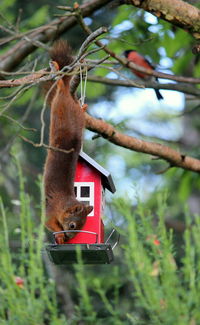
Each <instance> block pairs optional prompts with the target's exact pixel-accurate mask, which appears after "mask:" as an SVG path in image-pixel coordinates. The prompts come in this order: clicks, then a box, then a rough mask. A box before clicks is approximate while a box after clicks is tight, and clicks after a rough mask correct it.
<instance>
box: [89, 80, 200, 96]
mask: <svg viewBox="0 0 200 325" xmlns="http://www.w3.org/2000/svg"><path fill="white" fill-rule="evenodd" d="M88 81H90V82H97V83H103V84H105V85H111V86H119V87H138V86H140V87H139V88H142V86H143V87H145V88H153V89H167V90H174V91H180V92H183V93H185V94H189V95H194V96H200V89H198V88H196V87H194V86H189V85H186V84H173V83H166V84H160V83H158V82H155V81H142V80H141V81H138V82H137V84H135V85H133V84H132V83H131V82H130V81H129V80H119V79H109V78H103V77H100V76H92V75H91V76H88Z"/></svg>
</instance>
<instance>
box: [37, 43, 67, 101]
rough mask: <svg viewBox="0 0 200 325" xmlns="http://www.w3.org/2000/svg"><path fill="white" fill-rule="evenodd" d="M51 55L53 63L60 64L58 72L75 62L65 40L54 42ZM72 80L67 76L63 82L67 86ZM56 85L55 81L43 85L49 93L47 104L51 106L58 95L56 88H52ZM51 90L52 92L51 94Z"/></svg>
mask: <svg viewBox="0 0 200 325" xmlns="http://www.w3.org/2000/svg"><path fill="white" fill-rule="evenodd" d="M49 55H50V57H51V59H52V61H54V62H56V63H57V64H58V68H59V69H58V70H62V69H63V68H64V67H65V66H67V65H70V64H71V63H72V62H73V56H72V49H71V47H70V45H69V44H68V42H67V41H65V40H58V41H56V42H54V44H53V47H52V48H51V50H50V51H49ZM70 78H71V76H67V75H65V76H64V77H63V78H62V80H63V81H64V83H66V84H67V83H68V82H69V80H70ZM54 83H55V81H46V82H45V83H44V85H43V90H44V93H45V94H46V93H48V98H47V102H48V103H49V104H51V101H52V99H53V97H54V95H55V93H56V87H52V86H53V84H54ZM51 88H52V89H51ZM50 89H51V91H50V92H49V90H50Z"/></svg>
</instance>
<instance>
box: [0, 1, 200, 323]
mask: <svg viewBox="0 0 200 325" xmlns="http://www.w3.org/2000/svg"><path fill="white" fill-rule="evenodd" d="M79 3H80V4H82V3H84V1H79ZM57 5H63V6H66V5H67V6H71V5H73V2H72V1H67V2H66V1H64V0H63V1H62V0H59V1H58V2H57V3H56V4H55V2H54V1H50V0H45V1H44V0H40V1H39V0H35V1H23V0H21V1H20V0H9V1H7V0H1V13H0V25H1V26H0V39H1V40H5V39H6V38H8V37H11V36H12V35H13V34H14V33H23V32H27V31H28V30H30V29H33V28H38V27H39V26H42V25H44V24H47V23H49V22H50V21H52V20H53V19H56V17H59V16H57V15H61V14H63V15H64V14H65V13H64V12H63V11H61V10H59V9H58V8H57V7H56V6H57ZM193 5H195V6H197V7H199V4H198V1H197V2H195V1H194V2H193ZM84 21H85V23H86V24H87V25H88V26H89V27H90V28H91V29H92V30H93V31H94V30H95V29H97V28H98V27H100V26H106V27H108V28H109V32H108V33H107V34H106V36H103V37H102V41H103V42H104V44H107V45H108V47H109V48H110V49H111V50H112V51H114V52H115V53H116V54H118V55H120V56H123V51H125V50H127V49H132V48H133V49H135V50H137V51H138V52H140V53H141V54H142V55H145V56H146V57H147V58H148V59H149V60H150V62H152V63H153V64H155V66H156V67H157V70H158V71H160V72H164V73H169V74H175V75H182V76H185V77H199V71H200V62H199V55H193V54H192V51H191V49H192V47H193V45H194V44H195V40H194V39H193V37H192V36H191V35H190V34H189V33H187V32H185V31H184V30H182V29H180V28H178V27H176V26H174V25H171V24H169V23H167V22H165V21H164V20H161V19H160V20H158V19H157V18H156V17H155V16H153V15H152V14H150V13H148V12H145V11H144V10H141V9H138V8H135V7H134V6H130V5H121V6H119V5H118V3H115V2H114V1H113V2H111V3H109V4H108V5H107V6H104V7H102V8H101V9H99V10H97V11H95V12H94V13H93V14H92V15H91V16H90V17H87V18H85V19H84ZM61 37H62V38H64V39H67V40H68V41H69V43H70V44H71V46H72V48H73V51H74V54H76V53H77V52H78V50H79V48H80V46H81V44H82V43H83V41H84V40H85V38H86V35H85V33H84V32H83V30H82V29H81V27H80V26H78V25H75V26H74V27H73V28H70V29H69V30H67V31H66V32H64V33H63V34H62V35H61ZM52 41H53V39H52V40H50V42H49V43H48V44H46V46H50V45H51V44H52ZM17 42H18V39H17V38H16V39H13V40H11V41H9V42H2V43H1V45H0V50H1V53H0V54H1V55H3V54H4V53H6V52H7V51H8V50H9V49H10V48H12V46H14V45H15V44H16V43H17ZM91 48H92V47H91ZM104 56H105V53H104V52H103V51H99V52H97V53H95V54H93V55H91V56H90V57H89V58H90V59H93V60H97V59H100V58H102V57H104ZM48 62H49V57H48V53H47V50H45V49H44V48H37V50H36V51H33V52H32V53H30V54H29V55H27V57H26V58H25V59H24V60H23V61H22V62H21V63H20V64H19V65H18V66H16V67H15V69H14V70H13V71H19V69H24V70H25V71H31V70H32V69H33V67H34V68H35V69H36V70H39V69H42V68H46V67H48ZM115 68H116V69H119V68H120V70H119V71H120V73H122V74H123V75H125V76H126V77H127V78H130V79H133V80H135V78H136V77H135V76H134V75H133V74H132V72H131V71H130V70H128V69H126V68H122V67H120V66H119V65H116V66H115ZM89 75H96V76H101V77H107V78H111V79H119V78H120V77H119V75H118V74H116V73H115V71H113V70H112V71H111V70H109V69H106V68H105V67H97V68H95V69H93V70H92V71H91V72H90V73H89ZM159 82H160V83H166V82H169V81H167V80H164V79H160V80H159ZM186 87H187V86H186ZM194 87H198V86H195V85H194ZM78 93H79V96H80V89H79V90H78ZM161 94H162V96H163V97H164V99H163V100H161V101H158V100H157V98H156V96H155V92H154V90H153V89H138V88H133V87H130V88H128V87H127V88H126V87H117V86H111V85H105V84H102V83H94V82H90V81H89V78H88V81H87V85H86V102H87V104H88V105H89V109H88V113H89V114H91V115H92V116H94V117H96V118H98V119H103V120H105V121H106V122H108V123H110V124H112V125H113V126H115V127H116V129H117V130H119V131H120V132H121V133H123V134H128V135H130V136H133V137H136V138H139V139H143V140H146V141H152V142H159V143H162V144H165V145H168V146H170V147H171V148H174V149H176V150H177V151H180V152H181V153H183V154H187V155H189V156H192V157H195V158H197V159H198V158H200V157H199V156H200V151H199V139H200V134H199V133H200V122H198V115H199V98H198V97H195V96H193V95H189V94H187V95H185V94H184V93H181V92H177V91H173V90H161ZM43 101H44V96H43V94H42V91H41V85H38V86H37V85H36V86H33V87H28V89H27V90H26V91H24V92H23V93H21V95H20V94H19V95H18V93H17V88H16V89H15V88H14V89H1V95H0V103H1V104H0V105H1V109H2V111H4V112H3V115H1V116H0V194H1V198H2V201H3V204H4V211H6V221H7V225H8V232H9V238H10V247H11V248H10V249H11V253H10V254H14V255H13V256H15V258H14V257H12V258H14V260H13V263H14V264H13V265H14V271H13V272H14V273H16V270H18V271H17V272H18V273H20V272H21V271H20V265H21V264H20V263H21V262H20V256H22V255H20V254H21V251H20V247H21V244H20V236H21V232H22V229H21V225H20V223H19V217H18V216H19V211H20V209H21V207H22V201H21V200H22V197H21V196H20V193H22V192H23V193H27V194H28V196H29V198H30V205H29V208H28V209H29V210H30V213H31V218H32V220H33V225H32V227H33V229H35V227H36V225H37V223H38V220H39V215H40V212H39V211H40V191H39V190H38V183H39V178H38V177H39V176H40V175H42V173H43V167H44V162H45V157H46V150H45V149H44V148H36V147H34V146H32V145H31V144H30V143H26V142H24V141H23V140H22V139H21V138H20V137H19V136H20V135H23V136H26V137H27V138H28V139H30V140H31V141H34V142H36V143H38V142H39V136H40V128H41V121H40V113H41V109H42V106H43ZM13 119H14V120H15V121H18V122H19V123H20V124H22V125H23V126H25V127H26V128H34V129H36V130H37V132H31V131H27V130H23V129H22V128H21V127H20V126H19V125H18V124H16V123H15V122H13ZM45 122H46V128H45V143H48V124H49V110H46V112H45ZM83 149H84V151H85V152H86V153H87V154H88V155H89V156H91V157H92V158H93V159H94V160H96V161H97V162H98V163H99V164H100V165H102V166H103V167H104V168H106V169H107V170H109V171H110V172H111V175H112V177H113V180H114V183H115V186H116V193H115V194H114V195H113V194H110V193H106V210H105V216H104V223H105V225H106V233H109V232H110V231H111V230H112V228H113V227H115V226H116V228H117V229H118V231H119V232H122V233H121V240H120V245H118V247H117V248H116V259H115V262H114V264H113V265H112V266H98V268H97V267H96V266H94V267H92V266H89V267H86V269H85V270H84V266H83V265H82V266H80V267H77V268H75V271H74V268H73V266H70V267H67V268H65V267H61V268H59V267H57V268H56V267H55V266H52V265H51V263H50V262H49V261H47V258H44V257H43V262H42V263H44V264H45V268H44V269H45V272H44V275H43V276H44V278H45V279H47V278H48V281H49V279H53V280H52V281H55V282H54V285H55V283H56V285H55V292H56V294H57V296H56V297H57V298H55V301H56V302H55V305H56V306H57V305H58V307H55V308H58V309H57V310H58V311H57V313H58V315H60V314H62V315H63V316H61V318H60V316H55V315H54V318H52V319H51V320H50V316H47V317H46V318H44V320H41V323H40V324H61V323H62V322H63V323H62V324H67V323H69V324H94V322H96V323H97V324H103V322H104V321H106V324H147V323H146V322H148V324H156V325H157V324H164V320H165V324H190V325H195V324H200V323H199V322H200V319H199V318H198V317H196V316H194V322H193V323H192V322H190V321H191V319H193V318H192V317H193V316H188V317H189V318H187V317H186V318H184V322H183V323H181V322H180V319H178V320H177V319H176V318H174V319H173V318H172V319H168V320H167V318H163V319H162V318H160V319H159V318H157V320H155V319H153V316H152V314H153V313H154V311H152V310H151V311H148V308H147V306H146V307H145V304H143V305H142V303H141V304H139V305H138V303H137V298H136V297H137V294H135V293H134V292H135V290H136V283H135V282H134V281H135V280H134V281H133V278H131V272H130V273H129V271H130V268H129V266H128V262H127V261H126V258H125V257H124V254H125V252H124V251H123V247H128V246H129V244H130V238H131V237H129V235H128V234H127V227H129V225H130V224H129V222H130V220H129V221H128V220H127V216H126V215H125V214H127V215H128V214H130V213H132V217H133V218H136V220H137V217H136V216H137V214H138V215H141V214H140V213H141V211H143V210H144V213H147V215H151V216H152V218H151V222H152V227H154V226H155V227H156V224H157V220H158V219H159V217H158V216H157V212H158V209H159V206H162V203H158V201H159V199H158V198H159V197H160V195H161V196H162V195H163V196H164V197H166V202H165V204H166V209H165V212H164V224H165V226H166V229H167V232H169V233H171V230H172V231H173V245H175V246H173V248H169V251H170V252H171V253H172V252H173V251H175V252H176V253H175V255H176V263H177V265H178V266H181V265H182V258H183V250H184V249H183V242H184V230H185V218H184V214H185V210H187V211H188V212H187V213H188V214H189V215H190V222H191V223H193V222H194V220H195V216H198V215H199V213H200V201H199V191H200V179H199V175H198V173H195V172H191V171H187V170H183V169H181V168H175V167H174V168H170V169H169V170H167V171H165V170H166V169H167V167H168V163H167V162H166V161H163V160H161V159H156V160H155V159H153V157H152V156H150V155H146V154H143V153H138V152H134V151H131V150H128V149H125V148H122V147H119V146H116V145H114V144H112V143H110V142H109V141H107V140H106V139H105V138H102V137H100V136H98V137H97V136H95V133H93V132H91V131H89V130H85V134H84V147H83ZM16 160H17V163H16ZM18 165H20V173H22V175H23V176H21V177H23V179H26V181H25V183H24V185H23V186H24V188H23V186H22V185H21V187H20V182H19V177H18V176H19V166H18ZM163 193H164V194H163ZM166 193H167V194H166ZM21 195H22V194H21ZM122 198H123V199H124V198H126V200H127V201H126V204H125V203H122V201H121V200H122ZM120 202H121V203H120ZM159 202H161V201H159ZM159 204H160V205H159ZM119 205H120V206H121V207H124V214H123V212H122V211H120V207H119ZM125 206H126V208H125ZM127 206H128V207H129V210H128V208H127ZM141 207H142V208H141ZM126 209H127V210H126ZM138 209H139V210H138ZM141 209H143V210H141ZM2 211H3V210H2ZM130 211H131V212H130ZM138 211H139V212H138ZM196 218H197V217H196ZM138 220H139V219H138ZM139 223H140V222H139ZM143 226H144V225H143ZM141 227H142V226H141ZM163 227H164V226H163ZM2 229H3V228H2ZM153 229H154V228H151V231H153ZM170 229H171V230H170ZM145 231H146V230H144V233H145ZM155 232H156V231H155ZM36 233H37V231H35V230H34V236H36V235H35V234H36ZM139 233H140V230H139ZM132 235H133V234H132ZM2 236H3V235H2ZM156 236H157V235H156ZM166 236H167V235H166ZM34 238H35V237H34ZM36 238H37V236H36ZM153 238H154V237H153ZM156 238H157V237H156ZM154 239H155V238H154ZM170 249H172V251H171V250H170ZM12 252H14V253H12ZM171 253H170V254H171ZM2 254H3V253H2ZM24 254H25V253H24ZM152 254H154V250H152ZM24 256H25V255H24ZM147 256H148V254H147ZM147 256H146V257H145V258H148V257H147ZM141 258H142V257H141ZM154 262H155V261H152V263H154ZM27 263H28V262H27ZM41 267H42V266H41ZM134 267H135V266H134ZM155 268H156V267H155V264H154V270H155ZM127 270H129V271H127ZM4 271H5V269H4ZM85 271H86V274H87V276H88V282H87V283H86V284H85V290H86V291H87V294H88V297H90V299H91V300H92V301H90V303H89V305H88V306H89V307H88V309H87V308H86V309H84V308H85V306H87V298H83V292H81V293H80V292H78V291H77V290H76V286H77V283H78V285H80V283H82V282H81V281H82V280H81V278H80V276H79V277H78V278H77V277H75V276H74V274H75V273H76V272H77V273H76V274H78V275H80V274H83V272H85ZM74 272H75V273H74ZM96 273H99V279H100V280H98V276H96ZM21 274H22V275H23V277H24V278H25V277H26V267H25V270H24V271H23V272H22V273H21ZM38 276H39V275H38ZM96 278H97V279H96ZM89 279H90V281H89ZM95 279H96V280H95ZM134 279H135V278H134ZM45 281H47V280H45ZM79 281H80V282H79ZM95 281H97V282H98V281H100V282H101V281H102V282H101V283H100V282H98V283H97V282H95ZM156 281H158V277H157V280H156ZM30 282H31V281H30ZM105 282H106V285H105ZM95 283H96V284H95ZM100 284H101V287H100ZM95 285H96V287H95ZM104 285H105V288H104ZM65 286H66V290H63V288H64V287H65ZM80 287H81V285H80ZM94 287H95V288H96V289H95V290H94ZM53 288H54V287H53ZM81 288H82V289H83V287H81ZM102 288H104V291H103V289H102ZM5 289H6V286H5V284H3V282H2V290H5ZM27 290H29V289H28V284H27ZM52 290H54V289H52ZM149 290H150V291H151V289H149ZM152 290H153V289H152ZM33 291H34V290H33ZM83 291H84V289H83ZM136 291H137V290H136ZM27 292H28V291H27ZM38 292H39V289H38V291H37V293H36V292H35V293H34V294H33V297H34V298H33V300H34V299H35V300H36V298H37V299H40V293H38ZM116 292H118V293H117V294H118V298H116V297H115V294H116ZM37 294H38V296H37ZM47 295H48V296H49V293H47ZM3 296H4V294H3ZM141 296H142V294H141ZM91 297H92V298H91ZM52 299H53V298H52ZM81 299H82V300H81ZM84 299H86V301H85V300H84ZM117 299H118V300H117ZM152 299H153V298H152ZM50 301H51V299H50ZM81 301H82V305H81ZM159 301H161V298H159ZM52 304H53V302H52ZM109 304H111V306H110V307H109ZM105 305H106V306H107V307H105ZM35 306H36V305H34V308H37V307H35ZM45 306H46V305H45ZM76 306H78V307H76ZM163 306H164V307H162V304H161V307H160V313H162V310H165V315H166V314H167V311H166V309H167V307H166V306H165V303H164V302H163ZM45 308H46V309H48V307H47V306H46V307H45ZM109 308H110V309H109ZM145 308H146V309H145ZM188 308H189V307H188ZM191 308H192V307H191ZM46 309H45V310H46ZM116 310H118V312H116ZM188 310H189V309H188ZM48 313H49V312H48ZM48 313H47V314H48ZM188 313H189V312H188ZM11 314H12V313H11ZM19 315H20V313H19ZM48 315H49V314H48ZM64 315H65V316H64ZM127 315H129V316H130V315H131V316H130V317H129V316H127ZM89 316H91V319H90V317H89ZM1 317H2V324H4V323H9V321H11V320H12V321H14V318H12V317H11V316H10V317H11V318H10V320H9V311H6V312H5V309H4V311H3V309H2V315H1ZM21 317H22V316H21ZM52 317H53V316H52ZM56 317H57V318H56ZM65 317H66V318H65ZM163 317H164V316H163ZM165 317H167V316H165ZM174 317H175V316H174ZM195 317H196V318H195ZM45 319H46V320H45ZM56 319H57V320H56ZM58 319H59V320H58ZM3 321H4V322H3ZM59 322H60V323H59ZM9 324H14V323H9ZM15 324H20V325H21V324H39V323H37V321H35V323H34V322H33V323H31V321H30V320H28V318H23V317H22V318H21V319H20V317H19V318H18V320H16V323H15Z"/></svg>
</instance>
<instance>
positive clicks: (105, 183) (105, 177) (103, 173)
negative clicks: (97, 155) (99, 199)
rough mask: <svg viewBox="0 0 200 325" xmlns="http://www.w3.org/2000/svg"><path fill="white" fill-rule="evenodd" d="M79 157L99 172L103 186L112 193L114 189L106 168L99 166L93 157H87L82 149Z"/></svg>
mask: <svg viewBox="0 0 200 325" xmlns="http://www.w3.org/2000/svg"><path fill="white" fill-rule="evenodd" d="M79 157H80V158H82V159H83V160H84V161H86V162H87V163H88V164H89V165H90V166H92V167H93V168H95V169H96V170H97V171H98V172H99V173H100V174H101V179H102V184H103V186H104V187H105V188H107V189H108V190H109V191H110V192H112V193H114V192H115V191H116V189H115V185H114V183H113V179H112V176H111V174H110V173H109V172H108V171H107V170H106V169H104V168H103V167H102V166H100V165H99V164H98V163H97V162H96V161H95V160H94V159H92V158H91V157H89V156H88V155H87V154H86V153H85V152H83V151H81V152H80V154H79Z"/></svg>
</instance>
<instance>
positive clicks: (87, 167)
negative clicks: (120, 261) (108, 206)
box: [46, 152, 117, 264]
mask: <svg viewBox="0 0 200 325" xmlns="http://www.w3.org/2000/svg"><path fill="white" fill-rule="evenodd" d="M106 189H107V190H109V191H110V192H111V193H114V192H115V185H114V183H113V180H112V177H111V175H110V173H109V172H108V171H107V170H105V169H104V168H103V167H102V166H100V165H99V164H98V163H97V162H96V161H94V160H93V159H92V158H91V157H89V156H88V155H87V154H86V153H84V152H81V153H80V155H79V160H78V164H77V168H76V174H75V182H74V191H75V194H76V198H77V200H78V201H80V202H83V203H85V204H88V205H91V206H93V210H92V212H91V213H90V214H89V215H88V216H87V219H86V223H85V225H84V227H83V228H82V229H81V230H68V231H63V232H66V233H67V232H77V234H76V236H75V237H74V238H72V239H69V240H68V241H67V242H66V244H62V245H59V244H57V243H56V242H55V244H51V245H48V246H47V247H46V249H47V252H48V255H49V257H50V259H51V261H52V262H54V263H55V264H70V263H76V262H77V246H78V247H79V249H80V250H81V255H82V261H83V263H86V264H107V263H111V262H112V261H113V248H114V247H112V246H111V244H110V243H109V240H110V238H111V237H112V235H113V233H114V231H112V233H111V235H110V236H109V238H108V239H107V240H106V242H105V241H104V224H103V221H102V215H103V212H104V207H105V190H106ZM58 233H60V232H56V233H54V234H53V235H54V238H55V236H56V234H58ZM116 244H117V243H115V245H114V246H116Z"/></svg>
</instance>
